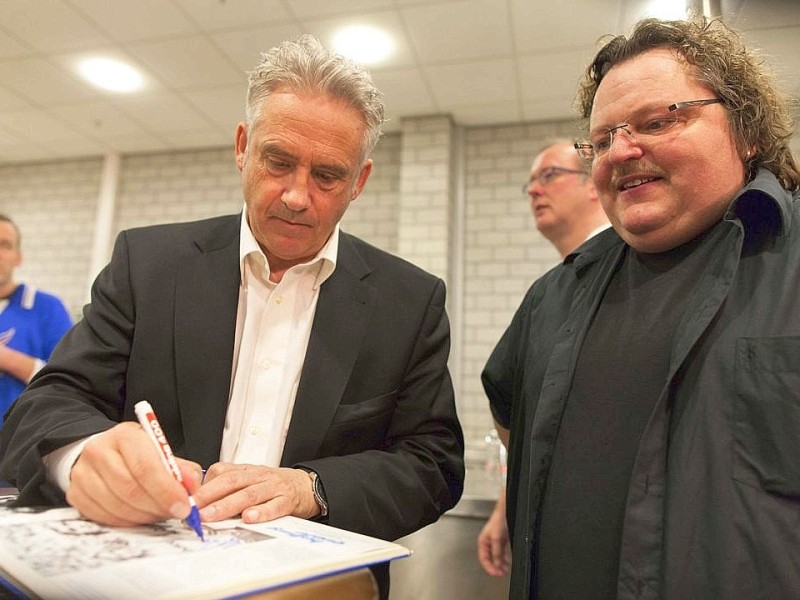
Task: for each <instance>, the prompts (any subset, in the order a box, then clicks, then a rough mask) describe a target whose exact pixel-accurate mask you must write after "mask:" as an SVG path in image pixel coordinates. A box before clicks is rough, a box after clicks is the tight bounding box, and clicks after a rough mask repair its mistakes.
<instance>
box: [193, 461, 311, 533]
mask: <svg viewBox="0 0 800 600" xmlns="http://www.w3.org/2000/svg"><path fill="white" fill-rule="evenodd" d="M194 497H195V500H196V501H197V504H198V506H200V507H201V510H200V516H201V517H202V519H203V520H204V521H220V520H223V519H229V518H232V517H237V516H239V515H241V516H242V520H243V521H244V522H246V523H261V522H264V521H270V520H272V519H276V518H278V517H283V516H286V515H293V516H296V517H300V518H303V519H307V518H311V517H313V516H315V515H316V514H319V507H318V506H317V503H316V501H315V500H314V495H313V492H312V488H311V477H310V476H309V474H308V473H307V472H305V471H303V470H301V469H284V468H279V469H275V468H270V467H262V466H258V465H233V464H230V463H218V464H216V465H212V467H211V468H210V469H209V470H208V471H207V472H206V476H205V481H204V482H203V485H202V486H200V488H199V489H198V490H197V493H196V494H195V496H194Z"/></svg>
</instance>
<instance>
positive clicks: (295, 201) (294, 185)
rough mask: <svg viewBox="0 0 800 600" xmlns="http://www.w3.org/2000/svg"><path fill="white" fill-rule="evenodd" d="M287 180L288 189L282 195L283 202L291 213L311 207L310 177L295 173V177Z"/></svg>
mask: <svg viewBox="0 0 800 600" xmlns="http://www.w3.org/2000/svg"><path fill="white" fill-rule="evenodd" d="M287 179H288V180H287V182H286V187H285V188H284V190H283V193H282V194H281V202H283V204H284V205H285V206H286V208H288V209H289V210H291V211H294V212H299V211H302V210H305V209H306V208H308V207H309V206H310V205H311V194H310V193H309V184H308V177H307V176H304V175H303V174H301V173H295V174H294V176H293V177H290V178H287Z"/></svg>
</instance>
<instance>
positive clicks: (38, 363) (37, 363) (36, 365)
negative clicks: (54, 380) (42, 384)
mask: <svg viewBox="0 0 800 600" xmlns="http://www.w3.org/2000/svg"><path fill="white" fill-rule="evenodd" d="M33 361H34V362H33V370H32V371H31V374H30V375H28V381H26V382H25V383H30V382H31V379H33V376H34V375H36V374H37V373H38V372H39V371H41V370H42V367H43V366H44V365H45V364H46V363H45V362H44V361H43V360H42V359H41V358H34V359H33Z"/></svg>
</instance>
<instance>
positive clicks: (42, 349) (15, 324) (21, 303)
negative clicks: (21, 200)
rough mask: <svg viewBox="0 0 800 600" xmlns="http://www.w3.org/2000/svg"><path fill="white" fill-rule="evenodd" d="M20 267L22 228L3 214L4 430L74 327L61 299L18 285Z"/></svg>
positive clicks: (0, 354) (0, 406) (0, 362)
mask: <svg viewBox="0 0 800 600" xmlns="http://www.w3.org/2000/svg"><path fill="white" fill-rule="evenodd" d="M20 264H22V248H21V235H20V231H19V228H18V227H17V225H16V223H14V221H12V220H11V218H10V217H8V216H6V215H3V214H0V425H2V424H3V415H4V414H5V412H6V410H8V407H9V406H11V404H12V403H13V402H14V400H16V398H17V396H19V395H20V393H21V392H22V390H24V389H25V386H26V385H27V384H28V382H29V381H30V380H31V378H32V377H33V376H34V375H35V374H36V372H37V371H39V369H41V368H42V366H44V363H45V362H47V360H48V359H49V358H50V354H51V353H52V352H53V348H55V347H56V344H57V343H58V341H59V340H60V339H61V337H62V336H63V335H64V334H65V333H66V332H67V330H68V329H69V328H70V327H72V318H71V317H70V315H69V312H68V311H67V309H66V307H65V306H64V303H63V302H62V301H61V300H60V299H58V298H57V297H55V296H53V295H52V294H48V293H45V292H42V291H41V290H37V289H36V288H35V287H33V286H31V285H27V284H24V283H17V282H16V281H15V280H14V271H15V270H16V268H17V267H19V266H20Z"/></svg>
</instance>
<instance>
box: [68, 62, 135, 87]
mask: <svg viewBox="0 0 800 600" xmlns="http://www.w3.org/2000/svg"><path fill="white" fill-rule="evenodd" d="M78 71H79V72H80V74H81V75H82V76H83V77H84V79H86V80H87V81H89V82H90V83H91V84H93V85H96V86H97V87H100V88H103V89H104V90H110V91H112V92H134V91H136V90H138V89H139V88H141V87H142V85H143V84H144V77H142V74H141V73H140V72H139V71H137V70H136V69H134V68H133V67H131V66H130V65H127V64H125V63H123V62H120V61H118V60H114V59H112V58H87V59H85V60H83V61H81V63H80V64H79V65H78Z"/></svg>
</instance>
